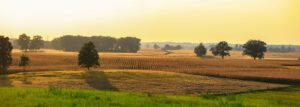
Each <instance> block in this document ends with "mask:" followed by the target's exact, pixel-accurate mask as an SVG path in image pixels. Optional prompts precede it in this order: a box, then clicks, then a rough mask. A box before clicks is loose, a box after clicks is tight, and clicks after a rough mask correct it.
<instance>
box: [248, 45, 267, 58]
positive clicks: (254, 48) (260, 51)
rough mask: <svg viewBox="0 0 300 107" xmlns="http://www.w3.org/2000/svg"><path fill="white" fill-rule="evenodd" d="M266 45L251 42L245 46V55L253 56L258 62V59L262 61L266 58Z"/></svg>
mask: <svg viewBox="0 0 300 107" xmlns="http://www.w3.org/2000/svg"><path fill="white" fill-rule="evenodd" d="M266 45H267V44H266V43H265V42H264V41H260V40H249V41H248V42H247V43H245V44H244V45H243V48H244V51H243V55H248V56H251V57H253V59H254V60H256V58H259V59H262V58H264V55H265V54H264V53H265V52H266V51H267V47H266Z"/></svg>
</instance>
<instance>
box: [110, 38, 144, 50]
mask: <svg viewBox="0 0 300 107" xmlns="http://www.w3.org/2000/svg"><path fill="white" fill-rule="evenodd" d="M140 41H141V39H139V38H136V37H125V38H120V39H118V40H117V45H116V51H118V52H132V53H136V52H137V51H138V50H140V46H141V43H140Z"/></svg>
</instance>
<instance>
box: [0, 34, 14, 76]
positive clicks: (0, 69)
mask: <svg viewBox="0 0 300 107" xmlns="http://www.w3.org/2000/svg"><path fill="white" fill-rule="evenodd" d="M12 49H13V47H12V44H11V43H10V42H9V38H8V37H4V36H0V73H1V74H4V73H6V72H7V68H8V67H9V65H10V64H11V63H12V56H11V52H12Z"/></svg>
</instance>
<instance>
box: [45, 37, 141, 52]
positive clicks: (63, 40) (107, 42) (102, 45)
mask: <svg viewBox="0 0 300 107" xmlns="http://www.w3.org/2000/svg"><path fill="white" fill-rule="evenodd" d="M89 41H91V42H93V43H94V44H95V46H96V47H97V50H98V51H99V52H137V51H138V50H139V49H140V45H141V44H140V41H141V40H140V39H138V38H135V37H125V38H119V39H116V38H113V37H109V36H92V37H84V36H72V35H66V36H63V37H60V38H56V39H54V40H52V42H51V44H52V46H53V48H54V49H62V50H65V51H79V50H80V48H81V46H82V45H83V44H84V43H87V42H89Z"/></svg>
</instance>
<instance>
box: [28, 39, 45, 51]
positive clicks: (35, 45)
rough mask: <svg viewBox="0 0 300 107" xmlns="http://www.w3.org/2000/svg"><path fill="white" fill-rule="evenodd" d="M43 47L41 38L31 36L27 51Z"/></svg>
mask: <svg viewBox="0 0 300 107" xmlns="http://www.w3.org/2000/svg"><path fill="white" fill-rule="evenodd" d="M43 46H44V40H43V37H42V36H39V35H36V36H33V38H32V40H31V41H30V45H29V49H30V50H39V49H41V48H42V47H43Z"/></svg>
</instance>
